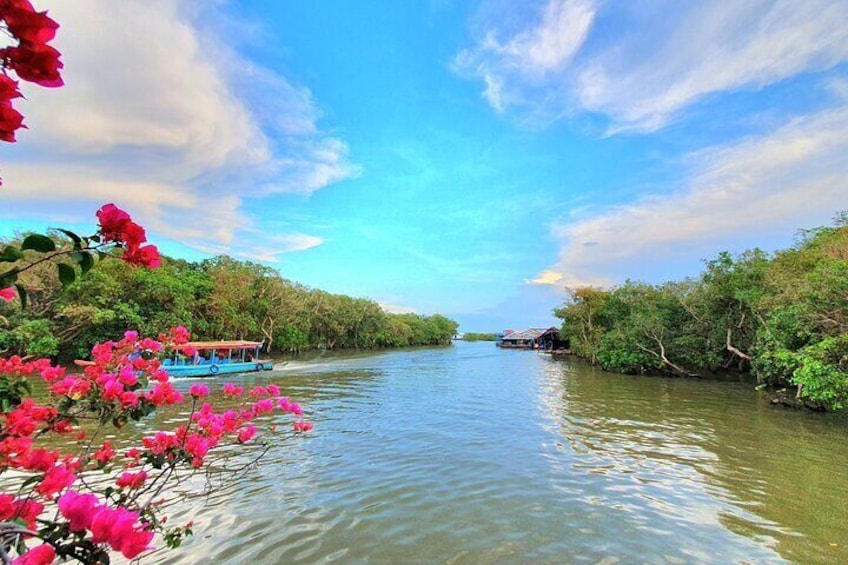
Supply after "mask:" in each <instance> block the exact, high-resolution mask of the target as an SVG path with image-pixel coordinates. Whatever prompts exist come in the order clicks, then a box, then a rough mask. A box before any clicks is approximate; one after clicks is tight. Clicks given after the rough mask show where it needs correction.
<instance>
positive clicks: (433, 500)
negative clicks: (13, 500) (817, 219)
mask: <svg viewBox="0 0 848 565" xmlns="http://www.w3.org/2000/svg"><path fill="white" fill-rule="evenodd" d="M240 380H242V381H244V383H245V384H254V383H267V382H274V383H276V384H277V385H279V386H280V387H281V388H282V389H283V390H284V393H285V394H287V395H290V396H292V397H293V398H295V399H297V400H299V401H301V403H302V404H303V405H304V406H305V407H306V408H307V410H308V413H309V416H310V418H311V419H312V420H313V421H314V422H315V430H314V431H313V432H311V433H309V434H306V435H304V436H300V437H291V435H290V434H284V435H282V436H281V437H280V438H278V439H276V441H275V444H274V446H273V447H272V448H271V450H270V451H269V452H268V454H267V456H266V457H265V459H264V460H263V462H262V464H261V466H260V467H259V468H258V469H255V470H253V471H251V473H250V474H248V475H247V476H245V477H243V478H241V479H240V480H238V481H231V482H230V483H229V484H227V485H225V486H223V487H222V488H220V489H218V490H216V491H215V492H214V493H213V494H212V495H211V496H210V497H209V498H208V499H203V500H199V501H198V500H195V501H192V502H187V503H185V505H184V506H183V507H181V508H180V509H178V510H177V511H176V512H175V513H174V516H173V519H174V520H175V521H176V522H177V523H179V522H181V521H185V520H188V519H193V520H194V521H195V524H196V533H195V536H194V537H193V538H190V539H189V540H188V541H187V542H186V543H185V544H184V545H183V547H181V548H179V549H178V550H175V551H169V552H164V551H163V552H159V553H157V554H155V555H154V556H153V558H152V559H151V560H150V561H152V562H155V563H179V564H189V563H249V564H256V565H259V564H276V563H331V562H336V563H345V564H347V563H372V564H378V563H387V564H388V563H443V564H456V565H459V564H496V563H498V564H500V563H503V564H510V563H557V564H558V563H587V564H603V565H612V564H614V563H622V564H625V563H656V564H678V563H781V562H792V563H848V420H846V418H845V417H844V416H841V415H838V414H815V413H810V412H804V411H795V410H789V409H783V408H775V407H772V406H771V405H770V404H769V403H768V401H767V400H766V399H764V398H763V397H762V396H761V395H760V393H758V392H756V391H755V390H753V384H752V383H750V382H738V381H731V382H727V381H697V380H680V379H668V378H658V377H633V376H625V375H617V374H612V373H605V372H602V371H600V370H597V369H596V368H593V367H591V366H589V365H586V364H585V363H582V362H580V361H577V360H573V359H571V360H569V359H566V360H554V359H551V358H550V357H549V356H545V355H541V354H539V353H536V352H532V351H502V350H500V349H497V348H496V347H494V345H493V344H491V343H462V342H460V343H457V344H455V345H453V346H451V347H444V348H430V349H415V350H403V351H391V352H376V353H375V352H372V353H367V354H341V355H327V356H324V357H319V358H315V359H311V360H302V361H297V360H295V361H290V362H289V363H288V364H286V365H285V366H282V367H280V368H279V369H277V370H275V371H273V372H270V373H263V374H261V375H257V374H254V375H246V376H243V377H240ZM193 382H197V381H196V380H185V381H181V382H179V386H180V387H181V388H185V389H187V388H188V387H189V386H190V385H191V384H192V383H193ZM207 382H210V384H213V383H215V382H216V381H214V380H213V381H208V380H207ZM220 382H224V381H223V379H222V380H221V381H220ZM163 418H165V416H160V417H159V419H160V420H161V419H163ZM282 421H283V419H282V418H281V422H282ZM163 423H164V422H162V421H153V422H148V423H144V424H143V425H141V426H136V427H128V428H126V429H125V430H124V431H123V433H124V434H130V436H132V435H136V436H137V437H140V435H141V434H143V433H144V432H145V431H149V429H152V428H153V427H154V426H161V425H162V424H163ZM137 437H136V438H135V439H137ZM122 439H133V438H132V437H128V436H126V435H125V436H124V438H122Z"/></svg>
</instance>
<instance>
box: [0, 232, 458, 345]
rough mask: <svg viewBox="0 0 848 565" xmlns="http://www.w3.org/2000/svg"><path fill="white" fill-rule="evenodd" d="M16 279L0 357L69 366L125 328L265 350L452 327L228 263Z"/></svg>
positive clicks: (386, 338) (434, 339)
mask: <svg viewBox="0 0 848 565" xmlns="http://www.w3.org/2000/svg"><path fill="white" fill-rule="evenodd" d="M6 243H8V242H6ZM3 245H4V244H2V243H0V247H2V246H3ZM19 282H21V283H22V284H23V286H25V287H26V289H27V296H28V301H27V302H28V304H27V305H26V307H25V308H21V304H20V302H19V301H15V302H11V303H9V304H6V305H4V304H3V303H2V302H0V355H12V354H19V355H34V356H47V357H54V358H59V359H61V360H64V361H67V360H69V359H74V358H84V357H86V356H87V355H88V353H89V351H90V349H91V346H92V345H93V344H94V343H98V342H103V341H108V340H111V339H116V338H118V337H120V336H122V335H123V333H124V332H125V331H126V330H128V329H134V330H138V331H139V332H140V333H141V334H142V335H150V336H156V335H158V334H159V333H160V332H163V331H166V330H167V328H169V327H172V326H177V325H183V326H185V327H187V328H188V329H189V330H191V332H192V334H193V337H194V338H195V339H198V340H206V339H249V340H256V341H264V343H265V348H266V350H267V351H269V352H271V353H275V352H276V353H282V352H299V351H304V350H309V349H316V348H327V349H335V348H374V347H404V346H413V345H439V344H447V343H450V339H451V337H452V336H453V335H454V334H455V333H456V330H457V327H458V324H457V323H456V322H454V321H453V320H450V319H448V318H446V317H444V316H441V315H439V314H434V315H431V316H420V315H417V314H389V313H386V312H384V311H383V309H382V308H381V307H380V306H379V305H378V304H377V303H376V302H374V301H373V300H368V299H365V298H353V297H350V296H346V295H343V294H331V293H328V292H324V291H322V290H318V289H313V288H309V287H306V286H303V285H301V284H298V283H296V282H292V281H289V280H286V279H284V278H283V277H281V276H280V275H279V273H278V272H277V271H276V270H274V269H272V268H270V267H266V266H264V265H259V264H256V263H252V262H249V261H239V260H236V259H233V258H231V257H227V256H220V257H215V258H213V259H207V260H205V261H201V262H187V261H183V260H179V259H171V258H167V257H163V264H162V266H161V267H160V268H158V269H152V270H148V269H138V268H134V267H132V266H131V265H128V264H127V263H125V262H122V261H119V260H117V259H115V258H111V257H105V258H103V259H102V260H100V261H97V262H96V264H95V265H94V266H93V267H92V268H91V270H89V271H88V272H87V273H86V274H85V276H81V277H77V278H76V280H75V281H74V282H73V283H72V284H69V285H67V286H65V288H64V289H63V288H62V284H61V281H59V278H58V276H57V275H56V266H55V265H52V264H50V263H49V262H45V263H43V264H39V265H37V266H36V267H35V268H33V269H31V270H29V271H27V272H26V273H24V274H22V275H21V277H20V280H19Z"/></svg>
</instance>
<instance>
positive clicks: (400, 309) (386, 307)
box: [380, 302, 417, 314]
mask: <svg viewBox="0 0 848 565" xmlns="http://www.w3.org/2000/svg"><path fill="white" fill-rule="evenodd" d="M380 308H382V309H383V312H386V313H388V314H417V310H415V308H411V307H409V306H400V305H398V304H386V303H382V302H381V303H380Z"/></svg>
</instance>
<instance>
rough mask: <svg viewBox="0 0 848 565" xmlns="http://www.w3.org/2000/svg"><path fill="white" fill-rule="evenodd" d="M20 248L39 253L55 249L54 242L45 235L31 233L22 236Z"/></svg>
mask: <svg viewBox="0 0 848 565" xmlns="http://www.w3.org/2000/svg"><path fill="white" fill-rule="evenodd" d="M21 249H32V250H33V251H38V252H39V253H50V252H51V251H56V243H54V242H53V240H52V239H50V238H49V237H47V236H46V235H41V234H38V233H33V234H30V235H28V236H26V238H24V242H23V243H22V244H21Z"/></svg>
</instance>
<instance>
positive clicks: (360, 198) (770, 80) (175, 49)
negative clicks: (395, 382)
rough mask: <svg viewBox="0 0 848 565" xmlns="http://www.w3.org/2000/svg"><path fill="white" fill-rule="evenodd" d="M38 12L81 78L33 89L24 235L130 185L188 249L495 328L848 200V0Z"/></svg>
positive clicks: (21, 183)
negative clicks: (569, 294) (571, 291)
mask: <svg viewBox="0 0 848 565" xmlns="http://www.w3.org/2000/svg"><path fill="white" fill-rule="evenodd" d="M34 4H35V7H36V8H37V9H38V10H48V11H49V13H50V15H51V16H52V17H54V18H55V19H56V20H57V21H58V22H60V24H61V27H60V28H59V30H58V34H57V36H56V39H55V40H54V41H53V44H54V45H55V46H56V48H57V49H58V50H59V51H60V52H61V53H62V60H63V62H64V64H65V68H64V69H63V77H64V79H65V83H66V85H65V86H64V87H63V88H57V89H45V88H38V87H33V88H29V86H30V85H22V90H23V92H24V95H25V96H26V100H20V101H19V102H16V106H18V107H19V108H20V110H21V112H22V113H23V114H24V115H25V116H26V125H27V126H28V128H29V129H26V130H20V131H19V132H18V142H17V143H15V144H12V145H9V146H8V147H6V148H5V149H6V151H5V153H4V157H5V158H4V161H3V164H2V167H0V169H2V170H0V176H2V178H3V181H4V184H3V187H2V188H0V190H1V191H2V193H3V199H4V206H3V207H2V209H0V236H5V237H8V236H11V235H12V234H13V232H14V231H15V230H17V229H21V230H43V229H44V228H45V227H68V228H70V229H77V230H78V231H80V232H82V233H86V232H90V231H91V229H92V228H93V226H94V223H95V218H94V213H95V211H96V210H97V209H98V208H99V207H100V206H101V205H103V204H105V203H107V202H114V203H116V204H117V205H119V206H120V207H122V208H124V209H126V210H128V211H129V212H130V213H131V214H132V216H133V218H135V219H137V221H138V222H139V223H141V224H142V225H144V226H145V227H146V228H147V232H148V233H147V235H148V239H149V240H150V242H152V243H154V244H156V245H158V246H159V248H160V249H161V250H162V251H163V252H164V253H165V254H167V255H170V256H173V257H176V258H182V259H187V260H202V259H204V258H208V257H212V256H214V255H218V254H228V255H231V256H233V257H235V258H238V259H248V260H251V261H256V262H259V263H262V264H264V265H268V266H271V267H274V268H275V269H277V270H278V271H279V272H280V273H281V275H282V276H283V277H285V278H287V279H290V280H293V281H297V282H299V283H302V284H304V285H307V286H310V287H314V288H320V289H322V290H326V291H328V292H333V293H339V294H347V295H350V296H357V297H365V298H369V299H372V300H375V301H376V302H378V303H379V304H380V305H381V306H382V307H383V308H385V309H387V310H388V311H393V312H409V311H415V312H417V313H421V314H435V313H439V314H443V315H445V316H448V317H450V318H452V319H454V320H456V321H457V322H458V323H459V324H460V330H461V331H463V332H480V333H491V332H495V333H497V332H500V331H503V329H505V328H517V329H521V328H529V327H550V326H558V325H559V321H558V320H557V319H556V318H555V317H554V316H553V314H552V310H553V309H554V308H556V307H557V306H559V305H560V304H562V302H563V300H564V299H565V298H566V287H577V286H582V285H594V286H609V285H616V284H621V283H623V282H624V281H625V280H626V279H634V280H640V281H644V282H648V283H659V282H663V281H666V280H679V279H683V278H686V277H694V276H697V275H698V274H699V273H700V272H701V269H702V266H703V261H704V260H705V259H710V258H713V257H715V256H716V255H717V254H718V253H719V252H721V251H729V252H731V253H740V252H742V251H745V250H747V249H751V248H754V247H758V248H761V249H763V250H765V251H768V252H774V251H776V250H778V249H784V248H787V247H789V246H791V245H792V241H793V237H794V235H795V233H796V232H797V230H799V229H807V228H813V227H817V226H823V225H829V224H830V223H831V219H832V218H833V216H834V215H835V214H836V213H838V212H839V211H840V210H843V209H845V208H848V201H846V198H845V195H846V187H845V179H846V178H848V35H846V34H845V33H844V26H845V25H846V22H848V3H845V2H831V1H827V0H810V1H809V2H804V3H795V2H789V1H787V0H780V1H777V2H772V3H760V2H733V3H710V2H687V3H673V2H668V1H667V0H655V1H652V2H646V3H639V4H629V3H608V2H600V1H599V0H538V1H532V2H522V3H511V2H503V1H501V0H474V1H472V2H454V1H453V0H419V1H413V2H403V3H389V4H387V5H385V4H382V5H376V4H371V3H355V2H347V1H342V0H330V1H329V2H322V3H255V4H249V3H238V2H228V3H201V4H195V3H184V2H179V1H178V0H162V1H161V2H155V3H137V2H127V3H118V4H116V3H109V2H106V0H78V1H75V2H55V1H47V0H35V1H34ZM92 14H97V17H96V18H95V17H92Z"/></svg>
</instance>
